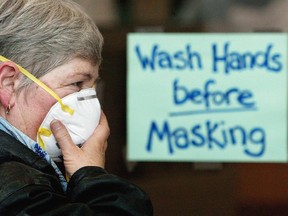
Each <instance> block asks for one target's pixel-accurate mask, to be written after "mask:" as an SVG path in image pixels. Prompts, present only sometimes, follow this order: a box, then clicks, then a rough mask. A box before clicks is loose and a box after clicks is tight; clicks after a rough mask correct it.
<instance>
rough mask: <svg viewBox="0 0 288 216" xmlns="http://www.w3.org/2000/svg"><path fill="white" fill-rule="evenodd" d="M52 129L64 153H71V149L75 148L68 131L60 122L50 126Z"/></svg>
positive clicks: (56, 121) (54, 121)
mask: <svg viewBox="0 0 288 216" xmlns="http://www.w3.org/2000/svg"><path fill="white" fill-rule="evenodd" d="M50 128H51V130H52V133H53V135H54V137H55V139H56V140H57V142H58V144H59V146H60V148H61V151H62V153H63V152H66V151H68V150H69V151H70V150H71V148H72V149H73V148H74V147H75V145H74V143H73V141H72V139H71V137H70V135H69V133H68V131H67V129H66V128H65V126H64V125H63V124H62V123H61V122H60V121H59V120H56V119H55V120H53V121H52V122H51V124H50Z"/></svg>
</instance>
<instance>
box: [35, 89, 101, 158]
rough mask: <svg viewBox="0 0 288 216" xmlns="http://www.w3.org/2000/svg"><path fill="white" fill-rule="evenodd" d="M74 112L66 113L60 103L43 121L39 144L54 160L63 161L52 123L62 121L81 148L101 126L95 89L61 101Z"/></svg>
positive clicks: (68, 96)
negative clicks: (99, 125)
mask: <svg viewBox="0 0 288 216" xmlns="http://www.w3.org/2000/svg"><path fill="white" fill-rule="evenodd" d="M61 100H62V102H63V104H65V105H66V106H69V108H71V109H72V110H73V112H72V113H71V112H70V113H69V112H65V111H63V108H62V106H61V104H60V103H59V102H57V103H56V104H54V105H53V106H52V107H51V109H50V111H49V112H48V113H47V115H46V117H45V119H44V120H43V122H42V124H41V126H40V128H39V130H38V135H37V142H38V143H39V145H40V146H41V147H42V148H43V149H44V150H46V152H47V153H48V154H49V156H50V157H51V159H52V160H54V161H56V162H59V161H62V159H61V158H62V153H61V149H60V147H59V145H58V143H57V141H56V139H55V137H54V136H53V134H52V131H51V130H50V123H51V122H52V121H53V120H54V119H57V120H60V121H61V122H62V123H63V124H64V125H65V127H66V128H67V130H68V132H69V134H70V136H71V138H72V141H73V142H74V143H75V144H76V145H78V146H79V147H80V146H81V145H82V144H83V143H84V142H85V141H86V140H87V139H88V138H89V137H90V136H91V135H92V133H93V132H94V130H95V128H96V127H97V125H98V124H99V119H100V115H101V108H100V103H99V101H98V99H97V95H96V91H95V89H94V88H88V89H83V90H81V91H79V92H75V93H72V94H70V95H67V96H66V97H64V98H62V99H61Z"/></svg>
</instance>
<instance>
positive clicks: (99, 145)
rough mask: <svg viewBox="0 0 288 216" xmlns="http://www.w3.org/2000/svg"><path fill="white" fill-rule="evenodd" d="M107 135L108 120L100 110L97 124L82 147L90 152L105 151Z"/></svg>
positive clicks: (108, 132) (108, 131) (108, 133)
mask: <svg viewBox="0 0 288 216" xmlns="http://www.w3.org/2000/svg"><path fill="white" fill-rule="evenodd" d="M109 135H110V128H109V125H108V121H107V118H106V115H105V114H104V113H103V111H102V113H101V117H100V121H99V124H98V126H97V128H96V130H95V131H94V133H93V134H92V136H91V137H90V138H89V140H87V142H86V143H85V144H84V145H83V149H86V150H87V151H91V152H95V151H100V152H103V153H105V151H106V149H107V139H108V137H109Z"/></svg>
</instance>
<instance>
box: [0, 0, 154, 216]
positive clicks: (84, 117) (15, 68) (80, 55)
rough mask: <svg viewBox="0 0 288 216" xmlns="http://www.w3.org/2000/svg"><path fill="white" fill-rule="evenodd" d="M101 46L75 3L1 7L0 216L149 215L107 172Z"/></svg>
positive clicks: (142, 199)
mask: <svg viewBox="0 0 288 216" xmlns="http://www.w3.org/2000/svg"><path fill="white" fill-rule="evenodd" d="M102 44H103V39H102V36H101V34H100V32H99V31H98V29H97V27H96V26H95V24H94V23H93V21H92V20H91V19H90V18H89V17H88V16H87V15H86V14H85V13H84V12H83V11H82V10H81V9H80V8H79V6H78V5H76V4H75V3H73V2H72V1H69V0H0V103H1V106H0V115H1V117H0V215H152V207H151V203H150V200H149V198H148V197H147V195H146V194H145V192H143V191H142V190H141V189H140V188H138V187H137V186H135V185H133V184H130V183H128V182H126V181H125V180H122V179H120V178H118V177H116V176H114V175H111V174H108V173H107V172H106V171H105V170H104V161H105V151H106V147H107V146H106V145H107V139H108V136H109V127H108V123H107V120H106V117H105V115H104V114H103V112H101V108H100V105H99V102H98V99H97V97H96V91H95V88H94V84H95V82H96V80H97V78H98V70H99V65H100V63H101V49H102ZM77 145H78V146H77ZM59 163H60V164H61V163H62V164H64V167H65V171H63V170H62V169H61V170H60V169H59V168H58V166H57V164H59Z"/></svg>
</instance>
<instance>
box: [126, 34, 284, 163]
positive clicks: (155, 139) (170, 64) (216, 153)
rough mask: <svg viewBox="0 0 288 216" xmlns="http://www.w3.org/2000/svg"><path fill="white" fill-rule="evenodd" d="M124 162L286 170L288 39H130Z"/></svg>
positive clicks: (273, 36) (247, 36) (280, 36)
mask: <svg viewBox="0 0 288 216" xmlns="http://www.w3.org/2000/svg"><path fill="white" fill-rule="evenodd" d="M127 57H128V90H127V100H128V104H127V107H128V121H127V122H128V160H131V161H209V162H213V161H215V162H233V161H235V162H237V161H238V162H241V161H247V162H248V161H249V162H287V160H288V159H287V158H288V156H287V60H288V59H287V35H286V34H284V33H265V34H264V33H255V34H252V33H250V34H244V33H241V34H167V33H157V34H152V33H146V34H145V33H132V34H129V35H128V56H127Z"/></svg>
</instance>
